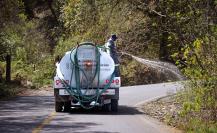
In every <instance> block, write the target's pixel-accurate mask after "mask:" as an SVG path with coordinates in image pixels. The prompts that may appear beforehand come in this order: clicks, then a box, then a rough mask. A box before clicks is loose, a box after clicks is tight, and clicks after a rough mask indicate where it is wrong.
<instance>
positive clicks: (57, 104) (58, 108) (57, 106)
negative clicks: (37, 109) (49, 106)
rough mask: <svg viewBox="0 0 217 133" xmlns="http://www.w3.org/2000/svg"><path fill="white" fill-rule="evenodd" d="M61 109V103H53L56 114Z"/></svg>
mask: <svg viewBox="0 0 217 133" xmlns="http://www.w3.org/2000/svg"><path fill="white" fill-rule="evenodd" d="M62 109H63V102H55V110H56V112H61V111H62Z"/></svg>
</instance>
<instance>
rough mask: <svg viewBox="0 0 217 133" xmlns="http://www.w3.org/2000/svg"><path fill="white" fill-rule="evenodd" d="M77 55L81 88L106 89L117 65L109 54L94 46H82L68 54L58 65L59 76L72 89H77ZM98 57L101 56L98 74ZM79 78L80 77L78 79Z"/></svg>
mask: <svg viewBox="0 0 217 133" xmlns="http://www.w3.org/2000/svg"><path fill="white" fill-rule="evenodd" d="M75 54H76V55H77V62H78V66H79V69H80V70H79V75H80V80H79V81H80V85H79V86H80V87H81V88H86V87H88V88H95V87H98V74H99V87H104V86H105V85H106V84H107V80H108V79H110V78H111V76H112V74H113V72H114V69H115V64H114V61H113V59H112V58H111V57H110V55H109V54H107V53H106V52H104V51H102V50H101V49H100V48H97V47H95V46H94V45H92V44H89V45H88V44H87V45H80V46H79V47H78V48H76V49H74V50H72V51H68V52H66V54H65V55H64V57H63V58H62V59H61V61H60V63H59V64H57V76H58V77H59V78H60V79H61V80H64V81H66V82H67V83H68V84H69V85H70V86H71V87H74V88H76V86H77V85H76V79H75V78H76V75H75V70H76V69H75V65H74V64H73V62H75V60H74V59H75ZM97 56H100V67H99V68H100V71H97V73H96V64H97V62H98V61H99V60H97ZM77 78H78V77H77Z"/></svg>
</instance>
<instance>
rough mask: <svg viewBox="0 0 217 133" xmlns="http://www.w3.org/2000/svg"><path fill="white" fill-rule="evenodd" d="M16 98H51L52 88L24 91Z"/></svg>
mask: <svg viewBox="0 0 217 133" xmlns="http://www.w3.org/2000/svg"><path fill="white" fill-rule="evenodd" d="M18 96H53V88H52V86H44V87H41V88H39V89H26V90H24V91H22V92H20V93H19V94H18Z"/></svg>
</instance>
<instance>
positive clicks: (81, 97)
mask: <svg viewBox="0 0 217 133" xmlns="http://www.w3.org/2000/svg"><path fill="white" fill-rule="evenodd" d="M81 45H91V46H94V47H95V50H96V51H95V53H96V56H95V57H96V70H95V73H94V77H93V79H92V81H90V82H89V81H88V78H87V75H86V73H85V71H84V70H83V69H82V68H81V67H80V66H79V64H78V58H77V49H78V47H79V46H81ZM79 46H78V47H77V48H76V52H75V54H74V61H73V60H72V56H71V55H72V52H73V50H74V49H72V50H71V53H70V61H71V66H72V73H71V78H70V81H69V83H70V84H68V83H67V82H65V81H64V80H62V83H63V85H64V87H65V89H66V90H67V92H68V93H69V94H70V95H71V96H72V97H73V98H75V99H76V100H77V101H78V102H79V104H80V105H81V107H82V108H84V109H91V108H93V107H95V106H96V103H97V101H98V100H99V97H100V96H101V95H102V94H103V93H104V92H105V91H106V90H107V89H108V88H109V87H110V85H111V83H112V80H113V79H114V76H115V74H114V72H113V73H112V75H111V78H110V80H109V83H107V84H106V85H105V86H104V88H103V89H100V86H99V82H100V56H101V55H100V52H99V49H98V46H95V45H93V44H92V43H83V44H80V45H79ZM73 72H75V82H76V87H75V88H73V87H72V86H71V81H72V80H73V79H72V76H73ZM80 72H82V74H83V75H84V77H85V78H86V82H87V86H86V88H85V89H86V91H85V92H84V93H82V91H81V89H82V88H81V86H80ZM96 76H97V88H96V89H95V90H96V93H95V95H86V93H87V91H88V90H89V89H90V87H91V85H92V84H93V81H94V79H95V78H96ZM92 89H93V88H92ZM100 90H101V91H100ZM91 102H94V105H93V106H88V104H89V105H90V103H91Z"/></svg>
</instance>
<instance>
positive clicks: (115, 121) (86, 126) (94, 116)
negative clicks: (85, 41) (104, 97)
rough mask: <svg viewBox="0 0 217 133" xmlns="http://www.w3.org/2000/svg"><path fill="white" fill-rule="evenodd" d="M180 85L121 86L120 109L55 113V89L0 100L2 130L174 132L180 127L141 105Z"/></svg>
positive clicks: (19, 132)
mask: <svg viewBox="0 0 217 133" xmlns="http://www.w3.org/2000/svg"><path fill="white" fill-rule="evenodd" d="M181 87H182V85H181V83H164V84H152V85H141V86H131V87H122V88H121V89H120V101H119V103H120V108H119V112H118V113H109V112H102V111H100V110H88V111H87V110H81V109H76V110H72V111H71V112H70V113H56V112H54V97H53V96H52V95H53V94H52V93H48V94H45V95H43V96H22V97H17V98H14V99H11V100H9V101H1V102H0V132H1V133H15V132H16V133H31V132H32V133H39V132H41V133H62V132H67V133H169V132H171V133H175V132H179V131H177V130H174V129H172V128H170V127H167V126H165V125H164V124H162V123H160V122H157V121H156V120H154V119H151V118H149V117H147V116H145V115H144V114H143V112H142V111H140V109H139V105H140V104H142V103H143V102H145V101H150V100H153V99H154V98H158V97H162V96H166V95H168V94H171V93H175V92H176V91H177V89H179V88H181ZM50 92H52V91H50Z"/></svg>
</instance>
